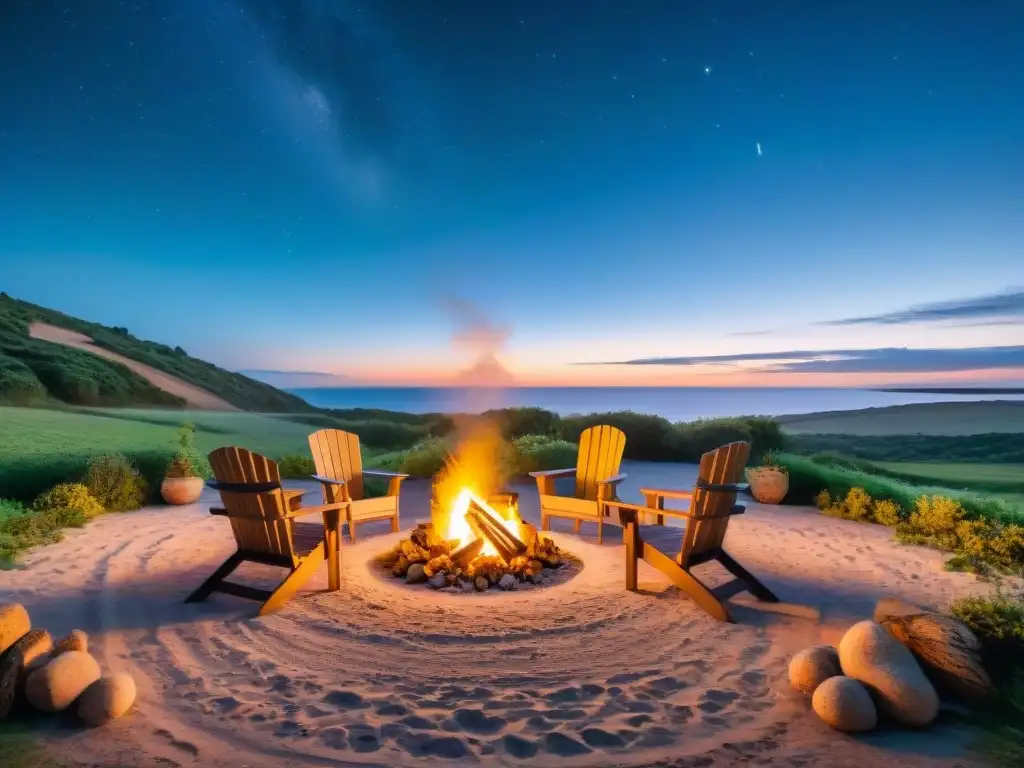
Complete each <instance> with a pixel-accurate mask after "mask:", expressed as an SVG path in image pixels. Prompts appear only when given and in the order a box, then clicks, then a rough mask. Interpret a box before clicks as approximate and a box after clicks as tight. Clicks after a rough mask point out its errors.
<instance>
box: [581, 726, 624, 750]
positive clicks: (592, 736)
mask: <svg viewBox="0 0 1024 768" xmlns="http://www.w3.org/2000/svg"><path fill="white" fill-rule="evenodd" d="M580 736H581V737H583V741H584V742H586V744H587V746H590V747H593V748H594V749H622V747H624V746H626V742H625V741H624V740H623V738H622V737H621V736H619V735H618V734H617V733H609V732H608V731H603V730H601V729H600V728H584V729H583V730H582V731H580Z"/></svg>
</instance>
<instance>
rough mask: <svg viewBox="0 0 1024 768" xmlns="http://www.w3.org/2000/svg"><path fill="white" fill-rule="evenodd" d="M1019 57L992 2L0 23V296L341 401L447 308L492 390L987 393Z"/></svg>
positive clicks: (321, 8) (457, 357) (435, 366)
mask: <svg viewBox="0 0 1024 768" xmlns="http://www.w3.org/2000/svg"><path fill="white" fill-rule="evenodd" d="M1022 29H1024V5H1022V4H1020V3H1015V2H996V1H995V0H990V1H989V2H977V3H973V2H967V1H966V0H965V1H964V2H948V1H945V0H935V1H934V2H924V0H921V1H920V2H916V1H914V0H908V2H891V1H890V2H875V1H874V0H866V1H863V2H850V3H830V2H817V1H816V2H811V1H799V2H798V1H796V0H793V1H791V2H774V3H768V2H763V1H761V0H746V1H741V0H733V1H732V2H725V1H724V0H720V1H718V2H712V1H708V2H683V0H637V1H636V2H630V3H627V2H624V1H623V0H562V1H561V2H551V0H519V1H517V2H478V1H474V0H429V1H428V0H365V1H364V2H348V1H347V0H150V1H149V2H115V1H114V0H89V1H88V2H87V0H78V1H77V2H75V1H73V0H64V1H63V2H57V1H56V0H4V1H3V3H2V5H0V265H2V268H0V289H3V290H6V291H7V292H8V293H10V294H11V295H13V296H17V297H19V298H24V299H27V300H29V301H34V302H37V303H41V304H45V305H47V306H52V307H54V308H57V309H61V310H63V311H66V312H69V313H71V314H75V315H79V316H82V317H85V318H88V319H92V320H97V321H100V322H106V323H110V324H117V325H125V326H128V328H129V329H130V330H131V331H132V332H133V333H135V334H136V335H138V336H141V337H144V338H152V339H155V340H159V341H164V342H167V343H170V344H181V345H182V346H184V347H185V348H186V349H187V350H188V351H189V352H190V353H192V354H194V355H197V356H201V357H205V358H206V359H209V360H211V361H213V362H216V363H218V364H221V365H225V366H227V367H232V368H241V369H277V370H315V371H327V372H331V373H338V374H344V375H347V376H350V377H353V378H354V379H357V380H360V381H368V382H403V383H429V382H432V381H436V380H438V379H439V378H443V377H444V376H446V375H448V372H449V371H451V370H453V369H455V368H457V367H458V366H460V365H464V364H465V363H466V359H464V358H465V357H466V354H469V353H467V352H466V351H465V350H463V349H461V348H460V347H459V346H458V345H456V346H453V345H452V344H451V335H452V331H453V317H452V312H451V311H450V305H451V302H452V301H453V299H452V297H455V299H454V300H457V301H470V302H472V303H474V304H475V305H476V307H477V309H478V310H479V311H480V312H481V313H483V315H484V316H485V318H486V321H485V323H489V324H491V326H492V330H496V333H495V334H492V335H493V336H495V338H497V339H498V341H499V342H501V344H500V349H498V350H497V353H498V357H499V359H500V361H501V362H502V363H503V364H504V365H505V366H506V367H507V368H508V369H509V370H510V371H512V373H513V374H514V375H515V376H516V377H517V380H519V381H522V382H523V383H702V384H717V383H737V384H739V383H771V382H777V383H793V382H796V381H797V380H798V379H800V377H804V379H800V380H805V379H806V377H808V376H813V377H816V378H815V381H816V382H820V383H830V382H832V383H834V382H840V381H842V382H851V383H852V382H854V381H856V382H860V381H868V380H869V379H870V380H871V381H875V380H878V381H882V380H885V381H896V380H898V381H901V382H903V381H907V380H909V379H908V377H909V378H910V379H914V380H931V379H935V378H936V377H941V376H946V377H952V378H956V379H961V380H972V381H974V380H979V381H980V380H988V379H991V378H1004V379H1014V378H1016V379H1020V378H1021V376H1022V373H1021V371H1022V370H1024V349H1022V348H1021V347H1019V346H1017V347H1014V348H1013V349H988V348H990V347H1009V346H1012V345H1024V293H1022V292H1021V289H1020V286H1022V285H1024V149H1022V147H1021V142H1022V140H1024V139H1022V137H1024V98H1022V94H1024V53H1022V50H1024V49H1022V48H1021V46H1020V38H1021V30H1022ZM454 320H455V321H458V318H454ZM456 324H457V323H456ZM894 347H897V348H898V347H918V348H928V349H932V350H934V348H945V349H946V350H947V351H942V350H939V351H932V352H924V353H915V354H914V355H902V353H900V352H899V351H898V350H897V351H896V352H894V351H893V350H891V349H889V348H894ZM960 347H968V348H982V349H971V350H969V352H966V353H961V352H956V351H949V348H960ZM879 348H885V349H879ZM851 350H852V351H853V352H851ZM856 350H868V351H867V352H865V353H863V354H862V355H860V356H858V354H857V353H856ZM823 351H825V352H828V354H825V352H823ZM776 352H777V353H779V355H778V358H777V359H781V360H797V361H809V362H810V363H811V364H812V365H811V366H810V367H803V368H801V367H800V365H802V364H803V363H799V364H797V365H793V364H790V365H789V366H788V367H787V368H786V369H785V370H786V372H785V373H779V374H775V375H773V376H767V375H766V374H765V373H764V371H763V365H764V355H765V354H767V353H776ZM797 353H800V354H797ZM721 355H725V356H728V359H727V360H722V361H719V362H720V363H721V364H718V363H717V362H716V360H715V358H716V357H717V356H721ZM964 355H967V357H964ZM663 357H668V358H672V360H670V361H662V362H658V363H657V364H654V365H652V364H651V358H663ZM833 358H842V359H841V360H839V363H836V364H833V363H832V362H831V361H832V360H833ZM858 359H860V360H862V364H860V365H859V366H858V364H857V360H858ZM851 360H852V363H851ZM965 360H967V361H968V362H969V364H968V363H965V362H964V361H965ZM631 361H632V362H633V363H636V362H642V363H644V364H643V365H636V364H628V363H630V362H631ZM579 362H595V363H615V364H614V365H591V366H575V365H571V364H572V363H579ZM624 363H625V364H624ZM965 365H966V366H967V367H966V368H965ZM944 372H953V373H944ZM865 377H866V378H865ZM871 377H874V378H871Z"/></svg>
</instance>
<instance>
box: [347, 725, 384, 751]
mask: <svg viewBox="0 0 1024 768" xmlns="http://www.w3.org/2000/svg"><path fill="white" fill-rule="evenodd" d="M348 745H349V746H350V747H351V748H352V749H353V750H354V751H355V752H376V751H377V750H378V749H380V737H379V735H378V732H377V729H376V728H374V727H373V726H372V725H361V724H359V725H352V726H349V729H348Z"/></svg>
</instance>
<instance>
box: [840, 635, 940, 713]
mask: <svg viewBox="0 0 1024 768" xmlns="http://www.w3.org/2000/svg"><path fill="white" fill-rule="evenodd" d="M839 663H840V666H841V667H842V669H843V674H844V675H846V676H847V677H852V678H853V679H855V680H859V681H860V682H861V683H863V684H864V685H865V686H867V688H868V690H869V691H870V692H871V693H872V694H873V695H874V697H875V700H876V701H877V703H878V707H879V709H880V710H881V712H882V713H883V714H885V715H888V716H889V717H891V718H892V719H894V720H896V721H898V722H900V723H903V724H905V725H914V726H920V725H927V724H928V723H930V722H931V721H932V720H934V719H935V716H936V715H937V714H938V712H939V696H938V694H937V693H936V692H935V688H934V687H933V686H932V684H931V682H930V681H929V680H928V678H927V677H926V676H925V674H924V672H923V671H921V667H920V666H918V663H917V661H916V660H915V659H914V655H913V654H912V653H911V652H910V651H909V650H908V649H907V648H905V647H904V646H902V645H901V644H900V643H899V642H897V641H896V640H895V639H894V638H893V636H892V635H890V634H889V633H888V632H886V631H885V629H884V628H883V627H882V626H881V625H880V624H876V623H875V622H873V621H861V622H859V623H857V624H854V625H853V626H852V627H850V629H849V630H848V631H847V633H846V634H845V635H843V639H842V640H841V641H840V643H839ZM826 682H827V681H826Z"/></svg>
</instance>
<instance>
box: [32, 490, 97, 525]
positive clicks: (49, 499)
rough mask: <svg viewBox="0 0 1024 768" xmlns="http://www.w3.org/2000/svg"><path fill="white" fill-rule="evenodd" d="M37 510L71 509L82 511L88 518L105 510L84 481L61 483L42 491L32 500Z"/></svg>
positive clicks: (33, 506) (34, 508)
mask: <svg viewBox="0 0 1024 768" xmlns="http://www.w3.org/2000/svg"><path fill="white" fill-rule="evenodd" d="M32 509H33V510H35V511H36V512H47V511H50V510H62V509H71V510H75V511H76V512H80V513H81V514H82V515H83V516H84V517H85V518H86V519H88V518H90V517H95V516H96V515H99V514H101V513H102V512H103V505H102V504H100V503H99V502H98V501H97V500H96V499H95V498H94V497H93V495H92V494H91V493H90V492H89V489H88V488H87V487H86V486H85V485H83V484H82V483H61V484H60V485H55V486H54V487H53V488H51V489H50V490H48V491H46V492H45V493H42V494H40V495H39V496H38V498H36V500H35V501H33V502H32Z"/></svg>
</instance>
